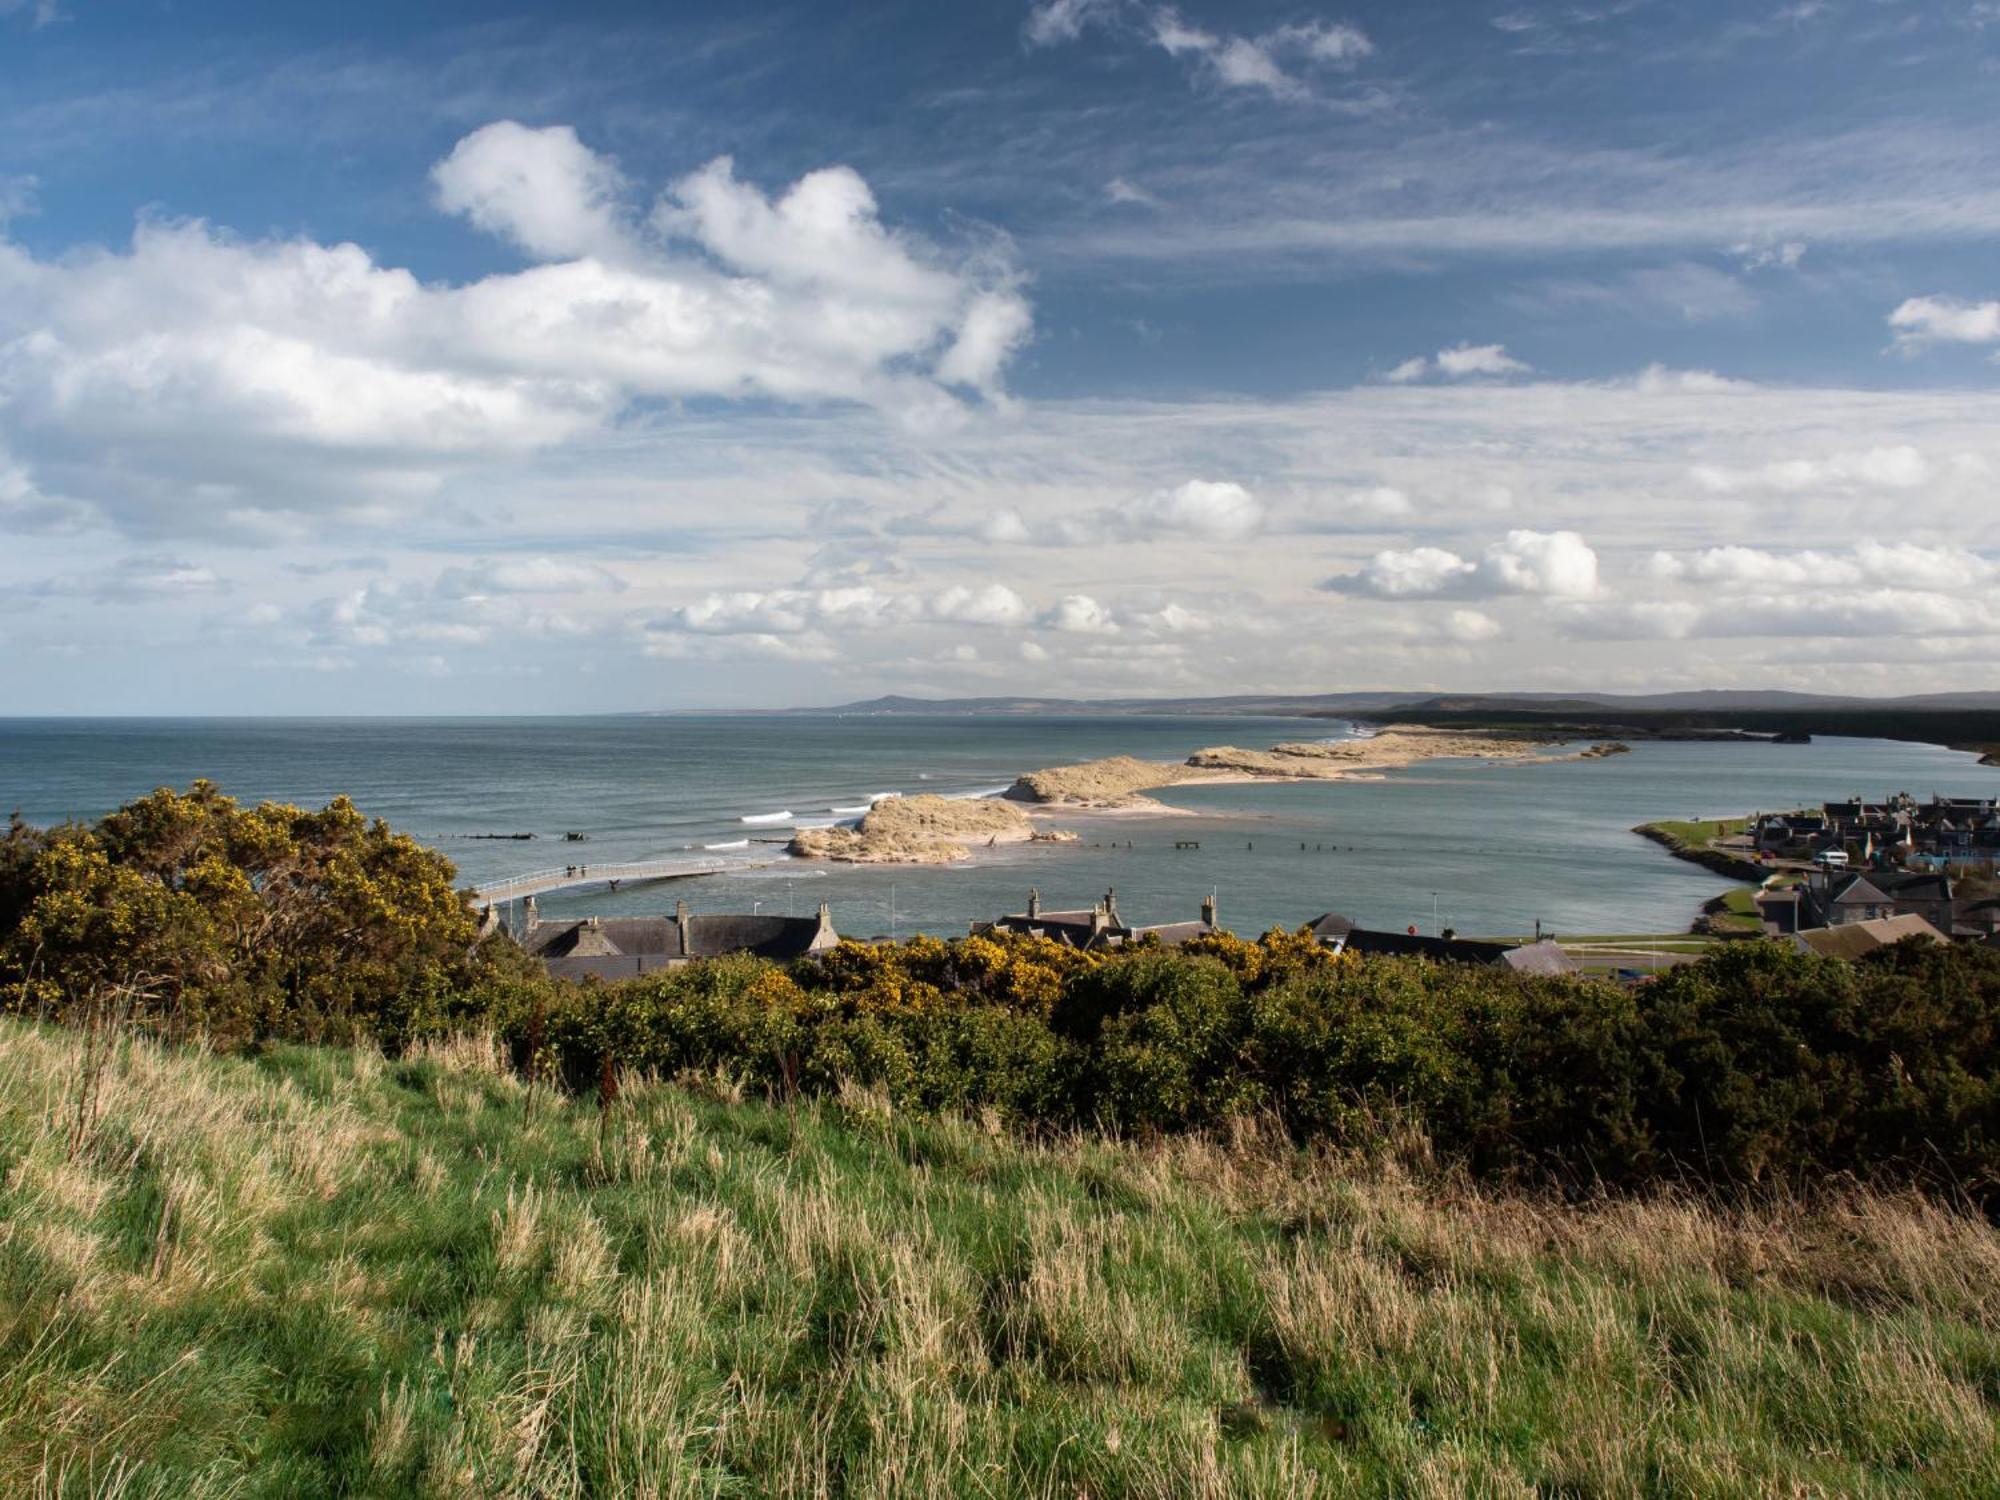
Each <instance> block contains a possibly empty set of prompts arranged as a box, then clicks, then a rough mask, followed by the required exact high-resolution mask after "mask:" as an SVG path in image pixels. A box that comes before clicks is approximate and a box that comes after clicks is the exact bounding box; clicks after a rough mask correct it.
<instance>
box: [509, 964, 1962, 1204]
mask: <svg viewBox="0 0 2000 1500" xmlns="http://www.w3.org/2000/svg"><path fill="white" fill-rule="evenodd" d="M1194 949H1195V945H1193V944H1190V945H1189V947H1188V948H1187V949H1183V950H1181V951H1178V952H1165V951H1161V950H1159V949H1157V948H1154V949H1147V948H1138V949H1134V950H1131V951H1127V952H1122V953H1115V954H1111V955H1106V956H1086V955H1080V954H1077V953H1074V952H1073V951H1071V950H1068V949H1065V948H1061V947H1059V946H1058V945H1055V944H1052V943H1049V942H1047V941H1045V940H1042V939H1036V938H1023V937H1001V936H988V937H979V938H973V939H968V940H965V941H962V942H950V943H945V942H939V941H937V940H935V939H929V938H926V939H919V940H917V941H915V942H912V943H907V944H904V945H901V946H900V947H872V948H863V947H860V946H858V945H845V946H843V947H842V948H840V949H838V950H836V951H835V952H834V953H833V954H831V955H829V956H828V958H827V959H826V960H825V962H824V963H823V964H814V963H803V964H800V965H796V966H794V967H792V968H789V969H785V968H780V967H777V966H774V965H770V964H766V963H762V962H758V961H754V960H732V961H726V962H720V963H709V964H696V965H691V966H689V967H688V968H685V969H680V970H674V971H670V972H667V973H663V974H659V975H655V976H650V977H647V978H644V979H639V980H633V981H628V982H625V983H623V984H618V985H611V986H596V985H592V986H588V987H583V988H577V987H570V986H560V985H553V984H546V983H543V984H537V983H532V982H531V983H527V984H522V985H517V986H515V987H513V988H512V989H511V990H509V992H508V993H507V995H506V997H505V998H504V1000H503V1001H502V1002H501V1003H500V1004H499V1006H498V1007H497V1009H496V1011H495V1020H496V1022H497V1023H498V1024H500V1025H501V1026H502V1028H503V1030H504V1031H505V1032H506V1034H507V1035H508V1036H509V1037H510V1038H512V1039H513V1040H514V1042H515V1043H516V1046H517V1050H518V1048H519V1047H520V1045H521V1044H522V1042H523V1039H524V1038H525V1036H526V1035H527V1027H528V1025H529V1021H530V1017H531V1016H532V1018H533V1024H534V1025H535V1026H536V1027H538V1028H539V1029H540V1034H541V1036H542V1038H543V1042H542V1045H543V1046H545V1048H546V1049H547V1051H548V1053H549V1055H550V1056H551V1057H552V1058H553V1059H554V1060H555V1062H556V1063H557V1064H558V1065H559V1066H560V1067H561V1068H562V1070H563V1073H564V1075H565V1076H566V1077H568V1078H569V1079H571V1080H572V1081H574V1082H576V1083H578V1084H580V1085H585V1086H587V1085H588V1084H589V1083H590V1082H592V1081H593V1080H596V1079H598V1078H600V1077H601V1076H602V1075H603V1073H604V1069H605V1065H606V1061H607V1060H609V1062H610V1063H611V1065H612V1066H613V1067H614V1068H616V1069H629V1070H637V1071H639V1072H643V1073H649V1074H655V1075H663V1076H672V1075H675V1074H678V1073H684V1072H692V1073H698V1074H704V1075H708V1074H715V1073H721V1074H724V1075H728V1076H730V1077H733V1078H735V1079H736V1080H737V1081H738V1082H739V1083H741V1084H742V1085H744V1086H747V1087H749V1088H752V1089H754V1090H757V1091H760V1092H762V1093H764V1094H766V1095H768V1096H770V1097H773V1098H779V1099H784V1098H791V1097H795V1096H797V1095H801V1094H826V1093H832V1092H835V1091H837V1090H839V1089H841V1088H842V1087H843V1086H847V1085H861V1086H865V1087H868V1088H872V1089H878V1090H880V1091H882V1092H883V1093H884V1094H885V1095H886V1096H887V1098H888V1099H889V1100H890V1101H891V1102H892V1103H894V1104H895V1105H897V1106H898V1107H902V1108H910V1109H919V1110H926V1111H973V1112H991V1113H993V1114H994V1115H996V1116H997V1117H998V1118H999V1119H1000V1120H1002V1121H1003V1122H1005V1123H1007V1124H1008V1125H1010V1126H1012V1127H1014V1128H1017V1129H1026V1130H1030V1131H1035V1130H1049V1129H1054V1130H1066V1129H1072V1128H1079V1127H1098V1128H1105V1129H1111V1130H1116V1131H1121V1132H1129V1133H1135V1134H1141V1135H1143V1134H1148V1133H1154V1132H1173V1131H1184V1130H1195V1129H1206V1128H1211V1127H1215V1126H1218V1125H1221V1124H1223V1123H1225V1122H1227V1121H1230V1120H1232V1119H1236V1118H1240V1117H1244V1116H1249V1115H1263V1116H1269V1117H1272V1118H1275V1120H1277V1121H1278V1122H1279V1123H1280V1124H1281V1125H1282V1126H1283V1127H1284V1129H1285V1130H1286V1131H1287V1132H1289V1133H1290V1134H1291V1135H1292V1136H1294V1137H1295V1138H1297V1139H1300V1140H1326V1141H1330V1142H1334V1143H1337V1144H1340V1145H1343V1146H1347V1147H1358V1148H1363V1149H1367V1148H1370V1147H1371V1146H1374V1145H1377V1144H1379V1143H1381V1142H1383V1141H1384V1140H1386V1139H1388V1138H1389V1136H1390V1134H1391V1131H1390V1130H1389V1128H1388V1127H1390V1126H1391V1125H1408V1126H1411V1127H1414V1128H1415V1129H1416V1131H1417V1132H1419V1133H1420V1134H1421V1135H1422V1136H1423V1137H1425V1138H1426V1139H1427V1140H1428V1141H1429V1143H1430V1145H1431V1147H1432V1148H1433V1149H1435V1150H1436V1151H1438V1152H1440V1153H1442V1154H1444V1155H1446V1156H1448V1157H1449V1158H1451V1159H1452V1160H1454V1161H1456V1162H1459V1163H1462V1164H1463V1165H1465V1166H1466V1167H1468V1168H1470V1169H1471V1170H1473V1171H1475V1172H1478V1173H1481V1174H1486V1175H1495V1176H1532V1177H1538V1178H1556V1179H1560V1180H1563V1181H1567V1182H1570V1183H1572V1184H1577V1185H1588V1186H1597V1185H1609V1186H1621V1187H1630V1186H1643V1185H1645V1184H1647V1183H1650V1182H1655V1181H1658V1180H1661V1179H1662V1178H1695V1179H1703V1180H1710V1181H1717V1182H1743V1183H1748V1182H1760V1181H1769V1180H1772V1179H1785V1180H1798V1181H1805V1180H1807V1179H1810V1178H1813V1177H1818V1176H1821V1175H1824V1174H1826V1173H1829V1172H1837V1173H1848V1174H1853V1175H1855V1176H1861V1177H1874V1178H1878V1179H1885V1180H1895V1181H1907V1180H1910V1179H1912V1178H1916V1179H1919V1180H1923V1181H1926V1182H1930V1183H1933V1184H1935V1185H1939V1186H1942V1187H1947V1188H1949V1189H1951V1190H1953V1191H1956V1192H1961V1193H1965V1194H1968V1195H1971V1196H1972V1197H1975V1198H1977V1199H1978V1200H1979V1201H1981V1202H1984V1203H1989V1204H1991V1203H1994V1202H1996V1201H2000V1067H1996V1055H1997V1054H2000V954H1996V953H1994V952H1992V951H1991V950H1988V949H1983V948H1974V947H1960V948H1937V947H1929V948H1918V947H1905V948H1898V949H1894V950H1891V951H1890V952H1888V953H1887V954H1885V955H1883V956H1881V957H1880V958H1878V959H1876V960H1872V961H1870V962H1868V963H1865V964H1859V965H1850V964H1844V963H1840V962H1837V961H1834V960H1829V959H1823V958H1819V957H1816V956H1812V955H1807V954H1800V953H1795V952H1792V951H1789V950H1787V949H1785V948H1782V947H1780V946H1779V945H1777V944H1756V943H1753V944H1742V945H1736V946H1732V947H1729V948H1725V949H1721V950H1718V951H1717V952H1716V953H1715V954H1713V955H1711V956H1710V957H1708V958H1705V959H1703V960H1702V961H1701V962H1699V963H1695V964H1690V965H1687V966H1685V967H1683V968H1679V969H1675V970H1673V971H1671V972H1670V973H1668V974H1666V975H1663V976H1662V977H1660V978H1659V979H1657V980H1655V981H1653V982H1652V983H1650V984H1648V985H1646V986H1644V987H1643V988H1642V989H1639V990H1628V989H1626V988H1623V987H1621V986H1617V985H1612V984H1608V983H1604V982H1601V981H1596V980H1589V979H1549V978H1536V977H1528V976H1521V975H1515V974H1511V973H1505V972H1502V971H1497V970H1490V969H1479V968H1471V967H1463V966H1438V965H1431V964H1427V963H1423V962H1419V961H1413V960H1358V959H1354V958H1351V957H1340V958H1336V957H1334V956H1333V955H1331V954H1328V953H1326V952H1325V951H1324V950H1319V949H1312V950H1308V949H1307V947H1306V946H1305V943H1304V940H1302V939H1301V938H1300V937H1298V936H1297V935H1295V934H1291V933H1282V932H1279V933H1273V934H1270V935H1268V936H1267V937H1265V938H1264V939H1262V940H1261V941H1259V942H1257V943H1244V942H1240V941H1239V940H1236V939H1227V940H1218V941H1217V942H1216V943H1214V944H1212V945H1211V951H1208V952H1201V951H1190V950H1194Z"/></svg>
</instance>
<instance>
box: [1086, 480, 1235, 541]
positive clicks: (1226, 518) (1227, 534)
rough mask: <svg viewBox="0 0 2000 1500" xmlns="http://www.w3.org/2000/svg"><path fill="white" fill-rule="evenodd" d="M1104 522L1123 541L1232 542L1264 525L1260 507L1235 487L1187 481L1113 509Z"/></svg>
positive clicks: (1211, 482) (1222, 483) (1202, 481)
mask: <svg viewBox="0 0 2000 1500" xmlns="http://www.w3.org/2000/svg"><path fill="white" fill-rule="evenodd" d="M1108 519H1110V520H1111V521H1113V522H1114V523H1115V529H1117V530H1119V531H1122V532H1123V533H1125V534H1126V535H1129V536H1135V537H1162V536H1170V535H1183V536H1192V537H1199V538H1203V539H1206V540H1209V541H1217V542H1235V541H1242V540H1243V539H1244V538H1246V537H1250V536H1254V535H1255V534H1256V533H1257V531H1258V529H1259V528H1260V527H1261V526H1262V525H1263V524H1264V507H1263V506H1262V505H1261V504H1260V503H1258V501H1257V499H1256V497H1255V496H1253V495H1252V494H1251V493H1250V492H1249V491H1248V490H1246V489H1245V488H1243V486H1242V485H1240V484H1233V483H1231V482H1229V481H1228V480H1209V479H1190V480H1188V481H1187V482H1186V483H1185V484H1181V485H1177V486H1175V487H1174V488H1173V489H1165V490H1155V491H1153V493H1152V494H1150V495H1146V496H1144V497H1143V498H1141V499H1137V500H1133V501H1130V502H1128V503H1127V504H1125V505H1122V506H1118V507H1115V508H1114V509H1113V511H1111V512H1110V513H1109V515H1108Z"/></svg>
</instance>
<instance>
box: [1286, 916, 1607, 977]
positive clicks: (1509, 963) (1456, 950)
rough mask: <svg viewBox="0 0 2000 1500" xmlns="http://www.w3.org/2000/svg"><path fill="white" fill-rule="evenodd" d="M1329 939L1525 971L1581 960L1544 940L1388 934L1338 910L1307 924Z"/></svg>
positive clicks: (1369, 950) (1363, 949) (1554, 970)
mask: <svg viewBox="0 0 2000 1500" xmlns="http://www.w3.org/2000/svg"><path fill="white" fill-rule="evenodd" d="M1306 927H1307V930H1308V931H1310V932H1311V933H1312V935H1313V936H1314V937H1316V938H1318V939H1319V940H1320V941H1321V942H1323V943H1337V944H1338V945H1340V946H1341V947H1342V948H1343V949H1344V950H1349V951H1352V952H1355V953H1366V954H1373V955H1380V956H1382V957H1385V958H1427V959H1430V960H1431V961H1432V962H1434V963H1449V964H1479V965H1483V966H1486V967H1497V968H1505V969H1513V970H1514V971H1516V972H1517V973H1522V974H1573V973H1575V972H1576V964H1575V963H1574V961H1572V960H1571V958H1570V956H1569V955H1568V954H1567V953H1565V952H1563V951H1562V948H1561V947H1560V946H1559V945H1558V944H1556V943H1554V942H1552V941H1550V940H1548V939H1543V940H1542V941H1541V942H1539V943H1493V942H1481V941H1479V940H1478V939H1476V938H1446V937H1426V936H1424V935H1423V934H1421V933H1409V932H1386V931H1379V930H1376V929H1373V928H1368V927H1357V926H1356V925H1355V924H1354V923H1353V922H1352V921H1351V920H1350V919H1349V918H1347V917H1343V916H1341V915H1340V914H1339V913H1338V912H1328V913H1326V914H1325V915H1324V916H1320V917H1315V918H1314V919H1313V920H1312V921H1310V922H1308V923H1307V924H1306Z"/></svg>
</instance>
